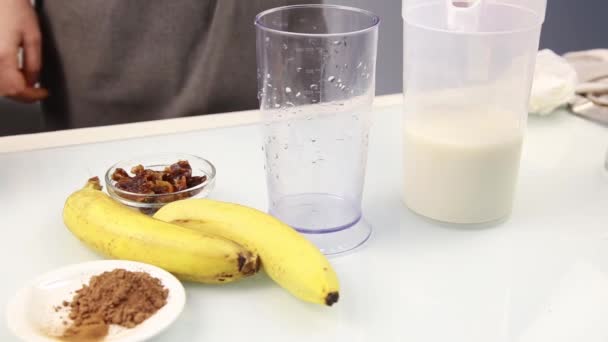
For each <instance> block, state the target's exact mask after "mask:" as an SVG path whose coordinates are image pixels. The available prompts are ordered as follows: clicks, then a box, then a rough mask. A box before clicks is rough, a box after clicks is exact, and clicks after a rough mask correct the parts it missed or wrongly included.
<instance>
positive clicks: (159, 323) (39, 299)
mask: <svg viewBox="0 0 608 342" xmlns="http://www.w3.org/2000/svg"><path fill="white" fill-rule="evenodd" d="M117 268H122V269H126V270H129V271H143V272H147V273H149V274H150V275H151V276H152V277H154V278H158V279H160V281H161V282H162V284H163V286H165V288H167V289H169V297H168V298H167V304H165V306H163V307H162V308H161V309H160V310H158V311H157V312H156V313H155V314H154V315H152V316H151V317H149V318H148V319H147V320H145V321H144V322H143V323H141V324H140V325H138V326H136V327H134V328H132V329H127V328H123V327H120V326H116V325H111V326H110V331H109V334H108V336H106V338H105V339H104V340H103V341H104V342H119V341H120V342H127V341H129V342H135V341H144V340H146V339H149V338H151V337H153V336H155V335H157V334H159V333H160V332H161V331H163V330H164V329H166V328H167V327H168V326H169V325H170V324H171V323H173V321H175V319H176V318H177V317H178V316H179V314H180V313H181V312H182V310H183V308H184V304H185V303H186V292H185V291H184V287H183V285H182V284H181V283H180V282H179V280H177V278H175V277H174V276H173V275H172V274H170V273H169V272H166V271H164V270H162V269H160V268H158V267H156V266H152V265H148V264H143V263H139V262H133V261H123V260H101V261H92V262H85V263H81V264H75V265H71V266H66V267H63V268H60V269H57V270H54V271H51V272H49V273H46V274H44V275H42V276H40V277H38V278H37V279H36V280H34V281H32V282H31V283H30V284H29V285H27V286H25V287H24V288H22V289H21V290H19V292H17V294H16V295H15V297H13V299H12V300H11V301H9V303H8V306H7V308H6V319H7V323H8V328H9V329H10V330H11V332H12V333H13V334H15V335H16V336H17V337H19V338H21V339H22V340H24V341H31V342H50V341H53V342H57V338H56V337H52V335H55V336H58V335H61V334H62V332H63V330H64V329H65V326H64V325H63V323H62V322H63V319H62V318H60V316H63V317H67V316H68V314H69V310H67V308H62V309H61V310H59V312H55V309H54V308H55V307H56V306H58V305H59V306H61V303H62V302H63V301H64V300H66V301H68V302H69V301H71V299H72V297H73V292H74V291H76V290H78V289H80V288H81V287H82V285H83V284H87V283H88V282H89V279H90V278H91V277H92V276H94V275H97V274H100V273H103V272H106V271H111V270H114V269H117ZM68 321H69V320H68Z"/></svg>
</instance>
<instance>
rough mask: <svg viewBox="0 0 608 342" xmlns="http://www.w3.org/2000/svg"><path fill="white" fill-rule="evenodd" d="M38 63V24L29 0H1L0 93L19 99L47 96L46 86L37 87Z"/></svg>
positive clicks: (39, 42)
mask: <svg viewBox="0 0 608 342" xmlns="http://www.w3.org/2000/svg"><path fill="white" fill-rule="evenodd" d="M19 48H23V63H22V66H21V67H20V66H19V58H18V54H19ZM41 65H42V57H41V41H40V28H39V27H38V20H37V17H36V12H35V11H34V8H33V7H32V4H31V2H30V0H0V96H6V97H8V98H10V99H13V100H17V101H20V102H36V101H40V100H42V99H44V98H46V97H47V96H48V92H47V91H46V89H42V88H37V87H36V83H37V82H38V73H39V72H40V67H41Z"/></svg>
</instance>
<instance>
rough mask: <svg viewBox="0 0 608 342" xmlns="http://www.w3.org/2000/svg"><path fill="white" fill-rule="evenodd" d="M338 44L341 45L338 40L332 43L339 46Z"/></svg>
mask: <svg viewBox="0 0 608 342" xmlns="http://www.w3.org/2000/svg"><path fill="white" fill-rule="evenodd" d="M340 43H341V41H339V40H334V42H333V44H334V45H340Z"/></svg>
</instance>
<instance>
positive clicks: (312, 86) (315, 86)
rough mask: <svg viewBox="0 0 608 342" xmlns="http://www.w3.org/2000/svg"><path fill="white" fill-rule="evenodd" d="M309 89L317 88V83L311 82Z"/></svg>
mask: <svg viewBox="0 0 608 342" xmlns="http://www.w3.org/2000/svg"><path fill="white" fill-rule="evenodd" d="M310 89H311V90H319V85H318V84H315V83H313V84H311V85H310Z"/></svg>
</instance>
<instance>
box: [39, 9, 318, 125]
mask: <svg viewBox="0 0 608 342" xmlns="http://www.w3.org/2000/svg"><path fill="white" fill-rule="evenodd" d="M296 2H302V1H295V0H128V1H127V0H87V1H82V0H62V1H52V0H42V1H38V2H37V5H36V6H37V10H38V13H39V17H40V23H41V30H42V34H43V71H42V74H41V83H42V85H43V86H44V87H47V88H48V89H49V91H50V96H49V98H48V99H47V100H46V101H44V102H43V105H42V108H43V110H44V112H45V119H46V128H47V129H63V128H72V127H85V126H97V125H107V124H115V123H126V122H133V121H141V120H152V119H166V118H173V117H181V116H191V115H200V114H206V113H217V112H227V111H234V110H244V109H252V108H256V107H257V106H258V102H257V98H256V92H257V90H256V86H257V83H256V58H255V29H254V26H253V21H254V17H255V15H256V14H257V13H258V12H261V11H263V10H265V9H268V8H272V7H277V6H282V5H287V4H293V3H296ZM303 2H310V1H303Z"/></svg>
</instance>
